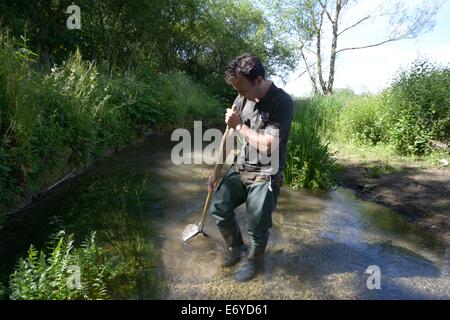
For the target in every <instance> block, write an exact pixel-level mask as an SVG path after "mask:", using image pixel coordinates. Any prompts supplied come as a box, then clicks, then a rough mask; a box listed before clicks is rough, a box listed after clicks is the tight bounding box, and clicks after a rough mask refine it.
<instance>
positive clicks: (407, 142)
mask: <svg viewBox="0 0 450 320" xmlns="http://www.w3.org/2000/svg"><path fill="white" fill-rule="evenodd" d="M386 103H387V105H388V107H389V117H390V128H389V135H390V140H391V142H392V144H393V145H394V146H395V148H396V150H397V151H398V152H399V153H400V154H425V153H427V152H428V151H429V150H430V140H431V139H436V140H442V141H447V140H449V139H450V69H449V68H444V67H441V66H438V65H436V64H433V63H431V62H427V61H423V60H417V61H416V62H414V63H413V65H412V67H411V68H410V69H408V70H405V71H402V72H400V73H399V75H398V76H397V78H396V79H395V81H394V83H393V84H392V86H391V88H390V89H389V90H388V92H387V96H386Z"/></svg>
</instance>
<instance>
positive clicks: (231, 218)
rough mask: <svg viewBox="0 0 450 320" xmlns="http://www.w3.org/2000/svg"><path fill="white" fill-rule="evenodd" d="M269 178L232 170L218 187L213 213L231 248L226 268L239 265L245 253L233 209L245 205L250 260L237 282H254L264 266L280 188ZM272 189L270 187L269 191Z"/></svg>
mask: <svg viewBox="0 0 450 320" xmlns="http://www.w3.org/2000/svg"><path fill="white" fill-rule="evenodd" d="M269 180H270V179H269V177H268V178H265V177H262V176H255V175H254V174H248V177H247V174H244V173H243V174H242V176H241V175H240V174H239V173H238V172H237V171H236V169H235V167H234V166H232V167H231V168H230V170H229V171H228V173H227V174H226V175H225V176H224V178H223V179H222V181H221V183H220V184H219V186H218V187H217V190H216V191H215V194H214V199H213V201H212V204H211V208H210V212H211V214H212V215H213V216H214V217H215V219H216V223H217V227H218V229H219V231H220V233H221V234H222V236H223V238H224V240H225V243H226V245H227V247H228V251H227V254H226V255H225V259H224V262H223V266H224V267H228V266H232V265H234V264H236V263H237V262H238V261H239V260H240V258H241V254H242V253H243V251H244V248H245V247H244V242H243V239H242V235H241V231H240V228H239V225H238V223H237V221H236V217H235V216H236V214H235V212H234V209H236V208H237V207H238V206H240V205H241V204H243V203H244V202H246V212H245V218H246V221H247V231H248V234H249V239H250V245H251V246H250V252H249V254H248V257H247V259H246V260H245V261H244V263H243V264H242V265H241V266H240V268H239V269H238V270H237V271H236V273H235V278H236V280H237V281H241V282H243V281H247V280H250V279H251V278H253V277H254V276H255V275H256V274H257V273H258V272H260V271H262V269H263V266H264V252H265V249H266V246H267V241H268V239H269V229H270V228H271V227H272V211H273V210H274V209H275V207H276V204H277V198H278V195H279V193H280V187H279V186H278V185H275V184H274V183H271V182H270V181H269ZM270 186H271V187H270Z"/></svg>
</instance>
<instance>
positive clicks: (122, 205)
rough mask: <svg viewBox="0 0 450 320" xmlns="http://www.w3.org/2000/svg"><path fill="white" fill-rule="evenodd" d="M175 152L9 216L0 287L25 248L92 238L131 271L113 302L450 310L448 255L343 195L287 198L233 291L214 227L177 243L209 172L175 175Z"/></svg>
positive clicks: (141, 155) (123, 167)
mask: <svg viewBox="0 0 450 320" xmlns="http://www.w3.org/2000/svg"><path fill="white" fill-rule="evenodd" d="M173 145H174V143H173V142H170V137H167V136H161V137H151V138H149V139H148V140H147V141H145V142H144V143H143V144H142V145H140V146H139V147H136V148H133V149H128V150H123V151H122V152H120V153H118V154H116V155H114V156H112V157H110V158H108V159H106V160H103V161H102V162H100V163H99V164H98V165H96V166H94V167H93V168H91V169H90V170H88V171H87V172H86V173H84V174H82V175H81V176H78V177H76V178H74V179H72V180H70V181H67V182H65V183H63V184H61V185H60V186H58V187H56V188H55V189H54V190H52V191H50V192H49V193H48V194H47V195H45V197H44V198H43V199H40V200H39V201H37V202H36V203H34V204H32V205H31V206H30V207H28V208H26V209H24V210H22V211H21V212H19V213H17V214H15V215H14V216H11V217H10V218H9V220H8V221H7V223H6V224H5V225H4V227H3V228H2V229H1V230H0V281H1V282H3V284H4V285H6V284H7V281H8V276H9V274H10V273H11V272H12V271H13V267H14V264H15V263H16V261H17V259H18V258H19V257H24V256H25V255H26V250H27V249H28V248H29V246H30V244H34V245H36V246H37V247H38V248H45V247H46V243H47V242H48V239H49V236H50V235H51V234H53V233H54V232H55V231H57V230H59V229H61V228H64V229H67V231H68V232H73V233H74V234H75V236H76V238H77V239H78V240H80V239H83V238H84V237H85V236H86V235H88V234H89V233H90V232H91V231H93V230H95V231H97V232H98V235H99V236H98V238H99V244H100V245H101V246H103V247H105V249H107V250H109V252H110V253H111V256H112V257H114V258H116V259H118V260H123V261H126V262H127V264H126V265H127V266H128V267H129V268H130V269H129V271H128V275H127V276H123V277H122V278H120V279H116V280H117V281H116V282H114V283H111V284H109V290H110V291H111V295H112V297H114V298H118V299H151V298H162V299H450V261H449V260H450V248H448V246H446V245H445V244H444V243H442V242H441V241H440V240H439V239H438V238H436V237H435V236H433V235H432V234H428V233H424V232H423V231H420V230H419V229H417V228H416V227H415V225H413V224H409V223H408V222H406V221H405V220H403V218H402V217H401V216H399V215H397V214H396V213H393V212H392V211H391V210H389V209H387V208H385V207H383V206H380V205H377V204H374V203H370V202H366V201H362V200H359V199H357V198H356V197H355V196H354V194H353V193H352V192H351V191H349V190H346V189H343V188H337V189H335V190H333V191H330V192H320V193H312V192H308V191H294V190H291V189H290V188H289V187H283V188H282V190H281V194H280V198H279V202H278V207H277V209H276V211H275V212H274V214H273V221H274V227H273V228H272V230H271V237H270V241H269V245H268V249H267V255H266V259H265V272H264V274H261V275H259V276H258V277H257V278H256V279H255V280H254V281H251V282H249V283H245V284H241V283H236V282H235V281H234V279H233V269H232V268H230V269H222V268H220V255H221V253H222V252H223V250H224V249H225V248H224V244H223V241H222V239H221V238H220V236H219V234H218V232H217V230H216V227H215V225H214V221H213V219H212V217H210V216H208V217H207V220H206V226H205V231H206V232H207V233H208V234H209V235H210V237H209V238H202V237H197V238H195V239H193V240H192V241H190V242H188V243H183V242H182V241H181V232H182V230H183V228H184V226H185V225H187V224H189V223H193V222H196V221H197V220H198V219H199V216H200V212H201V209H202V206H203V203H204V201H205V198H206V193H207V184H206V181H207V177H208V176H209V175H210V173H211V170H212V166H207V165H197V164H196V165H174V164H173V163H172V161H171V158H170V153H171V147H172V146H173ZM194 156H198V155H194ZM244 211H245V205H243V206H241V207H239V208H238V209H237V213H238V219H239V220H240V223H241V228H242V231H243V233H244V234H245V217H244ZM370 266H377V267H379V270H380V275H381V277H380V284H381V289H373V290H370V289H369V288H368V286H367V281H368V278H369V277H370V276H371V275H370V274H368V273H366V270H367V268H368V267H370Z"/></svg>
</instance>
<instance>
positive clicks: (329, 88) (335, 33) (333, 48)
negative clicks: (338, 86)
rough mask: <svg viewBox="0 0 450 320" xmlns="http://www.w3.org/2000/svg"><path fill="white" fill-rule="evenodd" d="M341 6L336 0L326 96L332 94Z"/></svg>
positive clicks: (338, 0) (339, 1)
mask: <svg viewBox="0 0 450 320" xmlns="http://www.w3.org/2000/svg"><path fill="white" fill-rule="evenodd" d="M342 6H343V4H342V1H341V0H337V1H336V14H335V17H334V20H333V22H332V28H333V40H332V42H331V54H330V73H329V75H328V86H327V90H326V91H327V92H326V94H332V93H333V85H334V73H335V66H336V48H337V40H338V26H339V14H340V12H341V9H342Z"/></svg>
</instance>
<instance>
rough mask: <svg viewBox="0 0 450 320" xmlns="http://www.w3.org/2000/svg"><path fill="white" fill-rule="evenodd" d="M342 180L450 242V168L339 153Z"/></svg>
mask: <svg viewBox="0 0 450 320" xmlns="http://www.w3.org/2000/svg"><path fill="white" fill-rule="evenodd" d="M337 163H338V164H339V165H340V166H341V168H342V170H341V171H340V172H339V173H338V176H337V179H338V184H339V185H341V186H343V187H346V188H350V189H352V190H353V191H354V192H355V194H356V195H357V196H358V197H359V198H361V199H364V200H369V201H373V202H376V203H380V204H382V205H384V206H387V207H389V208H391V209H393V210H394V211H396V212H398V213H400V214H401V215H403V216H404V217H405V218H406V219H407V220H408V221H409V222H413V223H415V224H416V225H417V226H419V227H420V228H423V229H425V230H427V231H431V232H433V233H434V234H436V235H439V236H440V237H442V238H443V239H444V240H445V241H446V242H447V243H450V170H449V169H447V168H424V167H423V166H420V165H418V164H415V163H403V164H395V165H392V164H390V165H387V164H386V163H380V162H376V161H373V162H371V161H364V162H362V161H360V160H357V159H353V158H349V157H343V156H341V157H339V158H338V159H337Z"/></svg>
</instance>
